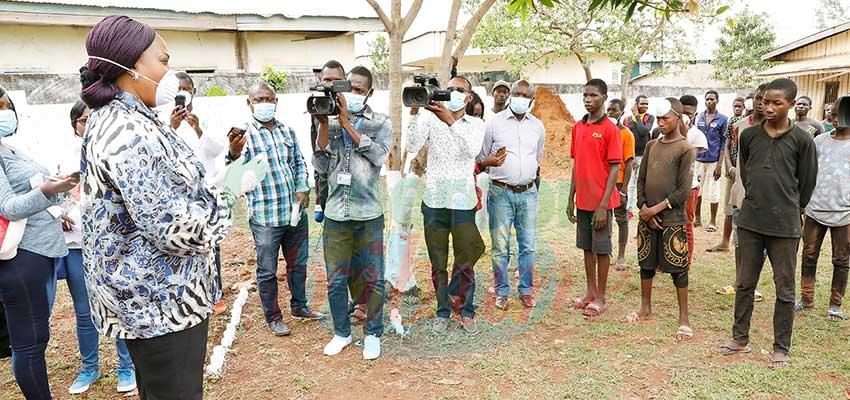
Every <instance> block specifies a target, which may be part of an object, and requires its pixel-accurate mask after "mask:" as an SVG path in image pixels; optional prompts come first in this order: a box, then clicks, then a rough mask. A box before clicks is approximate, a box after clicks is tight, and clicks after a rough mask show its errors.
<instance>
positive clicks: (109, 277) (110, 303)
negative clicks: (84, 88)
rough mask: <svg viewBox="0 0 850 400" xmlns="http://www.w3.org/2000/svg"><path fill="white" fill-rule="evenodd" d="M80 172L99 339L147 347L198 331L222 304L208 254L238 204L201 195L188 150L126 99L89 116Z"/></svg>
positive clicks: (196, 164)
mask: <svg viewBox="0 0 850 400" xmlns="http://www.w3.org/2000/svg"><path fill="white" fill-rule="evenodd" d="M82 167H83V174H82V182H81V185H82V193H81V200H80V204H81V207H82V223H83V261H84V269H85V276H86V287H87V288H88V292H89V302H90V304H91V310H92V319H93V320H94V323H95V325H96V326H97V327H98V329H99V330H100V331H101V333H103V334H104V335H107V336H111V337H117V338H123V339H147V338H153V337H157V336H162V335H165V334H168V333H172V332H178V331H182V330H185V329H188V328H190V327H192V326H195V325H197V324H199V323H201V322H202V321H203V320H204V319H206V318H207V317H208V316H209V315H210V313H211V311H212V306H213V305H214V304H215V303H216V302H217V301H218V300H219V298H220V297H221V288H219V287H218V284H217V283H216V274H217V272H216V269H215V268H214V267H212V266H213V263H212V254H213V252H212V250H213V248H214V247H215V246H216V245H217V244H218V243H219V242H221V240H222V239H223V238H224V237H225V236H226V234H227V231H228V230H229V228H230V225H231V218H230V216H231V210H232V205H233V203H234V200H235V199H233V198H232V196H228V198H225V197H224V196H223V195H220V194H217V193H218V192H217V190H216V189H214V188H207V187H205V186H204V175H205V172H204V169H203V166H202V164H201V162H200V161H199V159H198V158H197V157H196V156H195V155H194V154H193V153H192V150H191V149H189V147H188V146H187V145H186V144H185V143H184V142H183V141H182V140H181V139H179V138H178V137H177V135H176V134H175V133H174V131H173V130H172V129H171V128H170V127H168V126H167V125H165V124H163V123H162V122H161V121H159V119H158V118H157V116H156V114H155V113H154V112H153V111H151V109H150V108H148V107H147V106H146V105H144V103H142V102H141V101H140V100H138V99H137V98H136V97H134V96H133V95H131V94H129V93H121V94H119V95H118V96H116V99H115V100H113V101H112V102H111V103H109V104H108V105H106V106H103V107H101V108H99V109H97V110H96V111H94V112H93V113H92V114H91V116H90V117H89V120H88V125H87V127H86V133H85V136H84V140H83V158H82Z"/></svg>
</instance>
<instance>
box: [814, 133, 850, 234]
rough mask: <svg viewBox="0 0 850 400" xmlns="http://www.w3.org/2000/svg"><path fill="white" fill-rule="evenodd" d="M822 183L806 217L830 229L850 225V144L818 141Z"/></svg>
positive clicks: (825, 139)
mask: <svg viewBox="0 0 850 400" xmlns="http://www.w3.org/2000/svg"><path fill="white" fill-rule="evenodd" d="M815 146H816V147H817V149H818V181H817V184H816V185H815V191H814V193H812V199H811V200H810V201H809V205H808V206H807V207H806V215H807V216H809V217H811V218H813V219H814V220H815V221H817V222H819V223H821V224H822V225H826V226H845V225H850V184H848V182H850V140H835V138H833V137H832V136H831V135H820V136H818V137H816V138H815Z"/></svg>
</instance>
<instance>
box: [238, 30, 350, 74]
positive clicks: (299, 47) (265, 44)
mask: <svg viewBox="0 0 850 400" xmlns="http://www.w3.org/2000/svg"><path fill="white" fill-rule="evenodd" d="M247 43H248V66H249V67H248V68H249V70H250V72H259V71H260V69H261V68H262V67H265V66H267V65H271V66H275V67H280V68H312V67H320V66H322V64H324V63H325V62H326V61H328V60H337V61H339V62H340V63H342V65H343V66H345V67H346V68H351V67H352V66H354V65H355V63H354V58H355V56H354V36H353V35H346V36H336V37H332V38H324V39H307V40H305V39H304V36H303V35H297V34H288V33H276V32H248V35H247Z"/></svg>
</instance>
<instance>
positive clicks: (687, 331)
mask: <svg viewBox="0 0 850 400" xmlns="http://www.w3.org/2000/svg"><path fill="white" fill-rule="evenodd" d="M693 338H694V330H693V329H691V327H689V326H685V325H682V326H680V327H679V329H678V330H677V331H676V340H678V341H680V342H687V341H690V340H691V339H693Z"/></svg>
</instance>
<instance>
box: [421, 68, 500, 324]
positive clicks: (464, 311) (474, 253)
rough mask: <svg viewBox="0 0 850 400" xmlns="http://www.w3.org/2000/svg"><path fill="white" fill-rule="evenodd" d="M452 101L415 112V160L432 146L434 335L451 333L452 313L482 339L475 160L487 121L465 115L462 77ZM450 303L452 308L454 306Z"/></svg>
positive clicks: (427, 207) (429, 196)
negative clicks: (477, 294) (477, 283)
mask: <svg viewBox="0 0 850 400" xmlns="http://www.w3.org/2000/svg"><path fill="white" fill-rule="evenodd" d="M447 89H448V90H449V91H451V100H450V101H448V102H446V103H445V104H443V103H440V102H435V101H432V102H431V104H430V105H428V106H426V107H425V109H426V110H428V111H430V113H427V114H424V115H419V109H418V108H411V110H410V114H411V115H412V117H411V118H410V122H409V124H408V128H407V129H408V132H407V133H408V145H407V146H408V151H409V152H411V153H414V154H412V155H411V156H414V155H415V153H418V152H419V150H420V149H421V148H422V146H425V145H428V172H427V174H426V179H425V194H424V197H423V199H422V214H423V217H424V225H425V243H426V245H427V247H428V257H429V258H430V260H431V280H432V281H433V284H434V290H435V291H436V295H437V318H436V320H435V322H434V325H433V328H432V329H433V331H434V332H435V333H443V332H445V331H446V329H447V328H448V323H449V318H450V317H451V313H452V310H453V309H454V310H455V312H459V313H460V314H461V317H462V325H463V328H464V330H466V332H467V333H468V334H470V335H475V334H477V333H478V326H477V324H476V323H475V309H474V307H473V295H474V294H475V271H474V269H473V268H474V267H475V263H476V262H478V259H479V258H480V257H481V255H482V254H483V253H484V241H483V240H481V234H480V233H479V232H478V227H477V226H476V224H475V209H476V206H477V204H478V197H477V195H476V193H475V180H474V177H473V174H474V172H475V157H476V156H477V155H478V153H479V152H480V151H481V143H482V142H483V140H484V121H482V120H480V119H478V118H473V117H470V116H468V115H466V105H467V104H468V103H469V102H470V101H471V99H472V84H470V82H469V80H467V79H466V78H464V77H463V76H457V77H455V78H453V79H452V80H451V81H449V84H448V87H447ZM449 235H451V237H452V245H453V246H452V247H453V248H454V265H453V268H452V276H451V281H449V275H448V265H447V264H448V256H449ZM450 300H451V303H450Z"/></svg>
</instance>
